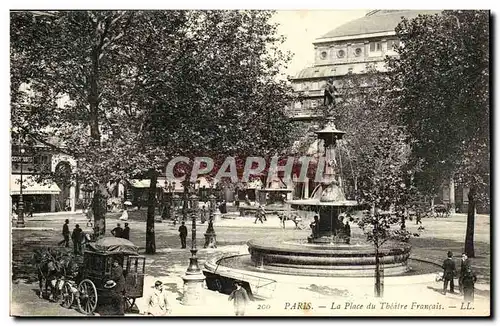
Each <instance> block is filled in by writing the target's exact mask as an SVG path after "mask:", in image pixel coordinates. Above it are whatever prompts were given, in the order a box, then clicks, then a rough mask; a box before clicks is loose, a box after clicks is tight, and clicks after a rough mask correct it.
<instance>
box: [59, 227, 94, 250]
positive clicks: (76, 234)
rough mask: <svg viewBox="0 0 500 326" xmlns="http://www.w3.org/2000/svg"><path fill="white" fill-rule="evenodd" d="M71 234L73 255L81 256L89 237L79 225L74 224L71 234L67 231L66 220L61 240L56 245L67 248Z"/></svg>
mask: <svg viewBox="0 0 500 326" xmlns="http://www.w3.org/2000/svg"><path fill="white" fill-rule="evenodd" d="M70 234H71V240H72V242H73V253H74V254H75V255H81V254H82V253H83V250H84V248H85V245H86V244H87V243H88V242H89V241H90V236H89V235H88V234H87V233H85V232H83V230H82V229H81V228H80V225H78V224H76V225H75V228H74V229H73V232H71V233H70V231H69V220H68V219H66V220H65V221H64V224H63V228H62V236H63V239H62V240H61V241H59V243H58V245H59V246H61V245H64V247H69V239H70Z"/></svg>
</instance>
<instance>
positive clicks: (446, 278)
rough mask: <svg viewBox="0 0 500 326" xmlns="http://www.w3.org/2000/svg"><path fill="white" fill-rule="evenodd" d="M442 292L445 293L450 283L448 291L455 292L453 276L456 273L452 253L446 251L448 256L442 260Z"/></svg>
mask: <svg viewBox="0 0 500 326" xmlns="http://www.w3.org/2000/svg"><path fill="white" fill-rule="evenodd" d="M442 267H443V294H446V288H447V287H448V283H450V293H455V284H454V283H453V278H454V277H455V274H456V267H455V262H454V261H453V253H452V252H451V251H448V257H447V258H446V259H445V260H444V262H443V266H442Z"/></svg>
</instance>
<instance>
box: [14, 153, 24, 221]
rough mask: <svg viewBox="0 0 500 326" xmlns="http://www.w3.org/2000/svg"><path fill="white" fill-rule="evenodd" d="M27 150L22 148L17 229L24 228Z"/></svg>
mask: <svg viewBox="0 0 500 326" xmlns="http://www.w3.org/2000/svg"><path fill="white" fill-rule="evenodd" d="M25 152H26V151H25V149H24V148H22V147H21V182H20V183H19V203H18V209H19V211H18V213H17V215H18V216H17V224H16V225H17V227H18V228H24V226H25V225H24V201H23V159H24V153H25Z"/></svg>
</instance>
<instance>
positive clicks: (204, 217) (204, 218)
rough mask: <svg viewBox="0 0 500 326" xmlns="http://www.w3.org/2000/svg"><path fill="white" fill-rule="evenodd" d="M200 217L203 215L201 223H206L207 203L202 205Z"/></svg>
mask: <svg viewBox="0 0 500 326" xmlns="http://www.w3.org/2000/svg"><path fill="white" fill-rule="evenodd" d="M200 217H201V223H202V224H203V223H205V222H206V220H207V210H206V209H205V205H203V206H202V207H201V213H200Z"/></svg>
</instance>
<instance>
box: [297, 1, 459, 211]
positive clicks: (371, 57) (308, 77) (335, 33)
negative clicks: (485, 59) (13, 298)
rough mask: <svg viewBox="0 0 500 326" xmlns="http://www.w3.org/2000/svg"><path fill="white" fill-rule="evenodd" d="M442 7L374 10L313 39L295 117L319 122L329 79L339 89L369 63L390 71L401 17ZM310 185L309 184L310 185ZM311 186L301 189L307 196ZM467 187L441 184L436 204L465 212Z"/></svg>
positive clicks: (301, 74) (299, 83)
mask: <svg viewBox="0 0 500 326" xmlns="http://www.w3.org/2000/svg"><path fill="white" fill-rule="evenodd" d="M438 13H439V11H436V10H428V11H409V10H373V11H370V12H368V13H367V14H366V15H365V16H364V17H361V18H358V19H355V20H352V21H350V22H348V23H346V24H343V25H341V26H339V27H337V28H335V29H333V30H331V31H329V32H327V33H326V34H324V35H322V36H320V37H319V38H317V39H316V40H315V41H314V42H313V45H314V65H313V66H311V67H306V68H304V69H302V70H301V71H300V72H299V73H298V74H296V75H295V76H294V77H291V78H290V80H291V83H292V87H293V89H294V91H295V92H296V94H297V95H298V100H297V101H296V102H295V103H293V104H292V106H291V108H290V116H291V118H292V119H294V120H300V121H304V122H305V123H311V124H316V123H317V122H318V121H319V120H320V119H322V118H323V113H322V110H321V107H322V105H323V94H324V88H325V85H326V83H327V81H328V79H330V78H333V83H334V85H335V86H336V87H337V88H338V89H340V87H341V83H340V81H341V80H342V79H343V78H345V77H346V76H347V75H348V74H349V73H352V74H358V75H362V74H364V73H366V72H367V69H368V67H373V68H375V69H376V70H377V71H381V72H383V71H387V69H386V67H385V63H384V59H385V57H386V56H395V55H397V53H396V52H395V51H394V47H396V46H398V45H399V40H398V39H397V37H396V33H395V27H396V26H397V25H398V23H399V22H400V21H401V18H402V17H405V18H408V19H412V18H415V17H417V16H418V15H426V14H427V15H433V14H438ZM307 186H308V187H307V188H308V189H311V186H310V185H307ZM308 189H305V190H304V189H303V190H302V191H300V192H301V193H302V196H304V197H306V198H307V197H308V195H309V191H308ZM467 194H468V189H467V188H464V187H461V186H459V185H456V184H455V181H454V180H450V181H449V182H447V183H446V184H444V185H442V187H441V192H440V193H439V194H438V196H437V197H436V198H435V200H434V201H435V203H436V204H440V203H441V204H448V205H450V206H451V207H456V210H458V211H461V212H466V210H467V202H468V198H467Z"/></svg>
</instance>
